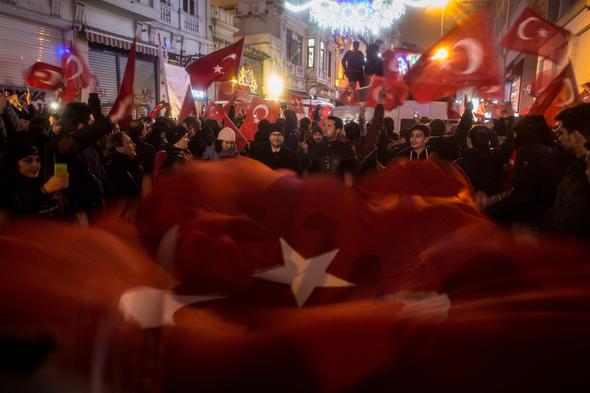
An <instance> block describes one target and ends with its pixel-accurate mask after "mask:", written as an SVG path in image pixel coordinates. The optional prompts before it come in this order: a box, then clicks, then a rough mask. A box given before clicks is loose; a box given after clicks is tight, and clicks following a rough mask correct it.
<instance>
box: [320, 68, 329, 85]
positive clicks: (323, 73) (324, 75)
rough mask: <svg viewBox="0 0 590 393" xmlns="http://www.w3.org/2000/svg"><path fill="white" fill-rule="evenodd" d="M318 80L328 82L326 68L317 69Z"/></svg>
mask: <svg viewBox="0 0 590 393" xmlns="http://www.w3.org/2000/svg"><path fill="white" fill-rule="evenodd" d="M318 81H321V82H326V83H327V82H328V70H318Z"/></svg>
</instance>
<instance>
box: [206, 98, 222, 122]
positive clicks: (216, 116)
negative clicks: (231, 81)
mask: <svg viewBox="0 0 590 393" xmlns="http://www.w3.org/2000/svg"><path fill="white" fill-rule="evenodd" d="M204 116H205V117H206V118H207V119H213V120H217V121H221V120H223V111H222V110H221V109H219V107H218V106H217V104H215V103H214V102H210V103H209V105H207V111H206V112H205V115H204Z"/></svg>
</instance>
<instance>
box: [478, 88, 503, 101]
mask: <svg viewBox="0 0 590 393" xmlns="http://www.w3.org/2000/svg"><path fill="white" fill-rule="evenodd" d="M474 95H475V96H477V97H479V98H484V99H489V100H493V99H496V100H498V101H504V86H502V85H490V86H481V87H479V88H477V89H475V94H474Z"/></svg>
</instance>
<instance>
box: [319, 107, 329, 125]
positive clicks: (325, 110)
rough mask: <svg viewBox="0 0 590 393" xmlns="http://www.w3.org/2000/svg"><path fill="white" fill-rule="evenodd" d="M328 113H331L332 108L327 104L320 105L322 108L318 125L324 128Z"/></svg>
mask: <svg viewBox="0 0 590 393" xmlns="http://www.w3.org/2000/svg"><path fill="white" fill-rule="evenodd" d="M330 113H332V108H331V107H330V106H329V105H322V108H321V109H320V123H319V125H320V127H322V128H324V126H325V125H326V120H328V117H329V116H330Z"/></svg>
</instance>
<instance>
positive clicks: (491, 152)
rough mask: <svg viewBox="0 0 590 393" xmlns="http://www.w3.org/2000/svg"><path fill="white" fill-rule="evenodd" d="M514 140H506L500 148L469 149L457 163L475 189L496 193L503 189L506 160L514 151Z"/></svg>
mask: <svg viewBox="0 0 590 393" xmlns="http://www.w3.org/2000/svg"><path fill="white" fill-rule="evenodd" d="M512 149H513V143H512V141H506V142H505V143H504V144H503V145H502V146H501V147H500V148H499V149H488V150H485V151H484V150H480V149H472V150H467V151H465V153H464V154H463V156H462V157H460V158H459V159H458V160H457V161H455V163H456V164H457V165H459V167H460V168H461V169H462V170H463V171H464V172H465V174H466V175H467V178H468V179H469V181H470V182H471V184H472V185H473V188H474V189H475V191H483V192H485V193H486V195H494V194H497V193H500V192H501V191H502V185H503V183H504V162H505V161H506V160H507V159H508V158H510V154H511V153H512Z"/></svg>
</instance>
